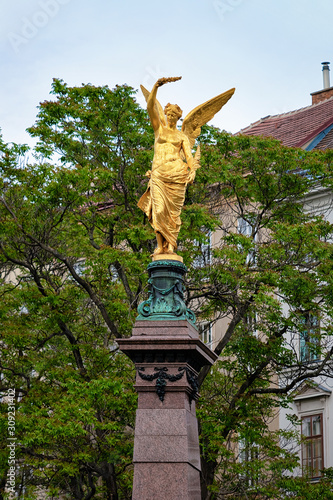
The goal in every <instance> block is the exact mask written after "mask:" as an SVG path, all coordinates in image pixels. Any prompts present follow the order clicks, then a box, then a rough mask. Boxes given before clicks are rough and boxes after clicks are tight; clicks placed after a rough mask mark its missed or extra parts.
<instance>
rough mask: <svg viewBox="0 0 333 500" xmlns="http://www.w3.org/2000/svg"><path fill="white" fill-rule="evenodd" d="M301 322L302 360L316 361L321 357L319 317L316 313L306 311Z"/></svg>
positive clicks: (300, 346)
mask: <svg viewBox="0 0 333 500" xmlns="http://www.w3.org/2000/svg"><path fill="white" fill-rule="evenodd" d="M300 324H301V332H300V339H299V355H300V360H301V361H303V362H310V361H316V360H318V359H319V358H320V355H319V347H320V336H319V318H318V316H316V315H315V314H311V313H306V314H303V315H302V316H301V318H300Z"/></svg>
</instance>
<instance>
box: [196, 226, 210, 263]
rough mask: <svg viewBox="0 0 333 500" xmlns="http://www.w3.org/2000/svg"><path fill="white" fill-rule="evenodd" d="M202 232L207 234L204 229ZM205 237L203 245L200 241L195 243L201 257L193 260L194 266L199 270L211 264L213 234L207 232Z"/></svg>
mask: <svg viewBox="0 0 333 500" xmlns="http://www.w3.org/2000/svg"><path fill="white" fill-rule="evenodd" d="M202 231H203V232H205V230H204V229H203V230H202ZM205 236H206V239H205V241H204V242H203V243H200V242H199V241H198V240H194V241H193V243H194V245H195V246H197V247H198V250H199V252H200V255H198V256H197V257H196V258H195V259H194V260H193V266H194V267H197V268H198V267H205V266H208V265H210V263H211V232H210V231H207V232H206V234H205Z"/></svg>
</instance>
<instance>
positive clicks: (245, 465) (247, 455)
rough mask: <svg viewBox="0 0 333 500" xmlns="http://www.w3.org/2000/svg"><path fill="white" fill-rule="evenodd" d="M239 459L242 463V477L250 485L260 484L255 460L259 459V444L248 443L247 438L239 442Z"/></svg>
mask: <svg viewBox="0 0 333 500" xmlns="http://www.w3.org/2000/svg"><path fill="white" fill-rule="evenodd" d="M238 447H239V448H238V449H239V455H238V460H239V462H240V463H241V464H242V473H241V478H242V479H243V480H244V481H245V482H246V484H247V485H248V486H255V485H256V484H258V479H259V478H258V474H257V472H256V466H255V462H256V461H258V460H259V446H258V445H257V444H255V443H248V442H247V441H246V440H245V439H240V440H239V442H238Z"/></svg>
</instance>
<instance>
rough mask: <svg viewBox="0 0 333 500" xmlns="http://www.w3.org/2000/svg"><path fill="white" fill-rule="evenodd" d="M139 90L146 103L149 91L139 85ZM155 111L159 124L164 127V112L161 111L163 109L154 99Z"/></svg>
mask: <svg viewBox="0 0 333 500" xmlns="http://www.w3.org/2000/svg"><path fill="white" fill-rule="evenodd" d="M140 88H141V91H142V93H143V95H144V98H145V99H146V102H148V97H149V94H150V92H149V90H147V89H146V88H145V87H144V86H143V85H140ZM155 111H156V113H157V114H158V116H159V119H160V122H161V124H162V125H164V126H165V127H166V120H165V115H164V111H163V108H162V106H161V105H160V103H159V102H158V100H157V99H156V103H155Z"/></svg>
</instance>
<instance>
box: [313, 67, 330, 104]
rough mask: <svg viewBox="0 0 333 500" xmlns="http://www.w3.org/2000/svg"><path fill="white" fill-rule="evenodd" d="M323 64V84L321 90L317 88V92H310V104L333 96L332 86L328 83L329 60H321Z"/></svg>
mask: <svg viewBox="0 0 333 500" xmlns="http://www.w3.org/2000/svg"><path fill="white" fill-rule="evenodd" d="M321 64H322V65H323V85H324V88H323V89H322V90H318V91H317V92H312V94H311V95H312V104H318V102H322V101H326V99H329V98H330V97H333V87H331V86H330V85H331V84H330V67H329V64H330V63H329V62H328V61H326V62H322V63H321Z"/></svg>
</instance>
